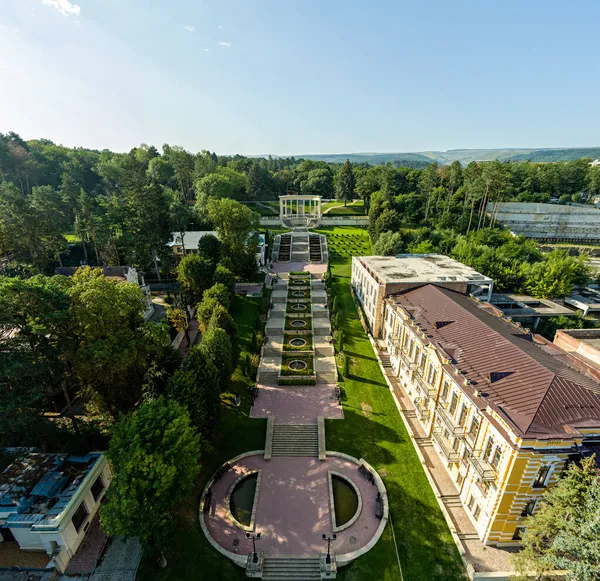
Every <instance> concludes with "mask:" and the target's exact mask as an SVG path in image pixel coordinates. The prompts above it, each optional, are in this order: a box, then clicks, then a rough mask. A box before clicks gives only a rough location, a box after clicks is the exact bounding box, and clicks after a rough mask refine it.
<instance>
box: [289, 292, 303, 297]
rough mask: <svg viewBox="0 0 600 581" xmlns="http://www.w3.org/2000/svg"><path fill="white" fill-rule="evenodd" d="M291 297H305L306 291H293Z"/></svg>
mask: <svg viewBox="0 0 600 581" xmlns="http://www.w3.org/2000/svg"><path fill="white" fill-rule="evenodd" d="M292 296H294V297H305V296H306V291H294V292H293V293H292Z"/></svg>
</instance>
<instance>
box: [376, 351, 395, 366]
mask: <svg viewBox="0 0 600 581" xmlns="http://www.w3.org/2000/svg"><path fill="white" fill-rule="evenodd" d="M379 359H381V365H383V367H391V366H392V362H391V361H390V356H389V355H388V354H387V353H381V352H380V353H379Z"/></svg>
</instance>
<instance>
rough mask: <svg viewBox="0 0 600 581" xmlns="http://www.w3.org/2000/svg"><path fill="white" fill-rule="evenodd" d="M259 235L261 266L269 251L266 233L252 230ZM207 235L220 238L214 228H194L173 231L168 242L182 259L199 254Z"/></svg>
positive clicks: (258, 256)
mask: <svg viewBox="0 0 600 581" xmlns="http://www.w3.org/2000/svg"><path fill="white" fill-rule="evenodd" d="M253 234H256V235H257V236H258V244H257V246H256V262H257V264H258V265H259V266H264V264H265V260H266V253H267V240H266V237H265V235H264V234H261V233H260V232H251V233H250V235H251V236H252V235H253ZM205 236H214V237H215V238H217V240H218V239H219V235H218V234H217V232H216V231H214V230H192V231H190V232H173V233H172V235H171V241H170V242H169V243H168V244H167V246H169V247H170V248H171V249H172V250H173V254H175V257H176V258H177V259H181V258H183V257H184V256H187V255H188V254H197V253H198V247H199V245H200V240H202V238H204V237H205Z"/></svg>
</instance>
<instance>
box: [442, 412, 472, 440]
mask: <svg viewBox="0 0 600 581" xmlns="http://www.w3.org/2000/svg"><path fill="white" fill-rule="evenodd" d="M437 415H438V418H439V419H440V420H441V422H442V423H443V424H444V425H445V426H446V428H448V430H449V431H450V433H451V434H453V435H455V436H464V435H465V428H464V426H460V425H458V424H457V423H456V420H455V419H454V417H453V416H452V414H451V413H450V412H449V411H448V410H447V409H446V408H443V407H438V408H437Z"/></svg>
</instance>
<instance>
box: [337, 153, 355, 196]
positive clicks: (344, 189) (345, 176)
mask: <svg viewBox="0 0 600 581" xmlns="http://www.w3.org/2000/svg"><path fill="white" fill-rule="evenodd" d="M354 187H355V180H354V172H353V171H352V164H351V163H350V160H349V159H347V160H346V162H345V163H344V165H343V166H342V167H341V169H340V171H339V173H338V176H337V184H336V188H335V197H336V199H338V200H344V206H345V205H346V204H347V203H348V200H352V199H353V198H354Z"/></svg>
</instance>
